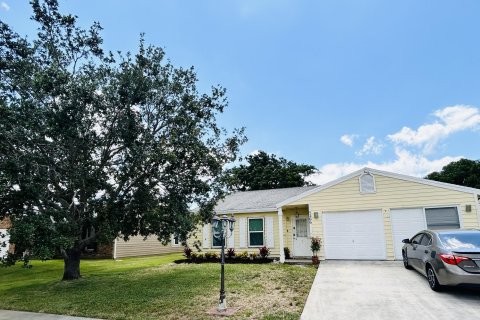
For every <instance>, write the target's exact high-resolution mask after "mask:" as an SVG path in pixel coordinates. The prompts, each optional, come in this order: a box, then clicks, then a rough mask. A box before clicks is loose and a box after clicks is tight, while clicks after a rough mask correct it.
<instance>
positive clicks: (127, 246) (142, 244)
mask: <svg viewBox="0 0 480 320" xmlns="http://www.w3.org/2000/svg"><path fill="white" fill-rule="evenodd" d="M173 252H183V246H182V244H181V242H180V241H179V239H178V238H177V237H175V236H172V240H171V241H170V243H168V244H166V245H163V244H162V243H161V242H160V241H158V239H157V237H156V236H155V235H152V236H150V237H148V238H147V239H144V237H142V236H134V237H130V239H129V240H128V241H125V240H123V238H121V237H118V238H117V239H115V241H114V242H113V244H112V251H111V253H112V256H111V257H112V258H114V259H121V258H126V257H139V256H152V255H158V254H164V253H173Z"/></svg>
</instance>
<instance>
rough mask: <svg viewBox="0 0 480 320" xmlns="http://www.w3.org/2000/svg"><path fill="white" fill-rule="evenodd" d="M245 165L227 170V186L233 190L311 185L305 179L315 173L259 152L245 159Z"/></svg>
mask: <svg viewBox="0 0 480 320" xmlns="http://www.w3.org/2000/svg"><path fill="white" fill-rule="evenodd" d="M246 162H247V163H246V164H241V165H239V166H236V167H234V168H231V169H229V170H227V174H226V176H225V177H226V180H227V182H228V183H227V184H228V185H229V186H230V187H231V188H232V189H234V190H241V191H245V190H262V189H276V188H289V187H302V186H307V185H311V184H312V183H310V182H309V181H307V180H306V177H308V176H309V175H311V174H313V173H315V172H317V169H316V168H315V167H314V166H312V165H308V164H298V163H295V162H293V161H290V160H287V159H285V158H282V157H279V158H277V156H276V155H275V154H268V153H266V152H265V151H259V152H257V153H255V154H251V155H248V156H247V157H246Z"/></svg>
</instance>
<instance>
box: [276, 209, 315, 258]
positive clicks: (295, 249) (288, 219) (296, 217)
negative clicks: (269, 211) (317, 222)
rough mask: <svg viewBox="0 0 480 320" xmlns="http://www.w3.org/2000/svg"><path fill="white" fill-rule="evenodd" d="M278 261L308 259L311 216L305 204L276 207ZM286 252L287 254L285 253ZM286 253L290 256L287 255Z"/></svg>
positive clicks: (309, 256)
mask: <svg viewBox="0 0 480 320" xmlns="http://www.w3.org/2000/svg"><path fill="white" fill-rule="evenodd" d="M277 213H278V221H279V223H278V228H279V240H280V241H279V242H280V262H285V260H286V259H288V258H290V259H299V258H300V259H302V258H308V259H310V258H311V256H312V252H311V250H310V238H311V236H312V218H311V216H310V212H309V207H308V205H307V204H304V205H296V206H283V207H280V208H278V211H277ZM286 252H287V255H286V254H285V253H286ZM288 253H289V254H290V257H288Z"/></svg>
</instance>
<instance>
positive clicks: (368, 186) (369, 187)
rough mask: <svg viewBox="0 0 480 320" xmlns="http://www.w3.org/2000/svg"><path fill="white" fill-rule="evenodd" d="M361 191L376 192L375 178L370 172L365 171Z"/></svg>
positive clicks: (361, 179) (361, 178)
mask: <svg viewBox="0 0 480 320" xmlns="http://www.w3.org/2000/svg"><path fill="white" fill-rule="evenodd" d="M359 182H360V193H375V191H376V190H375V178H374V177H373V175H372V174H371V173H370V172H364V173H363V174H362V175H361V176H360V178H359Z"/></svg>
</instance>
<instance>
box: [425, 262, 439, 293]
mask: <svg viewBox="0 0 480 320" xmlns="http://www.w3.org/2000/svg"><path fill="white" fill-rule="evenodd" d="M427 280H428V284H429V285H430V289H432V290H433V291H441V290H442V286H441V285H440V283H438V279H437V276H436V275H435V271H433V268H432V267H431V266H428V267H427Z"/></svg>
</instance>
